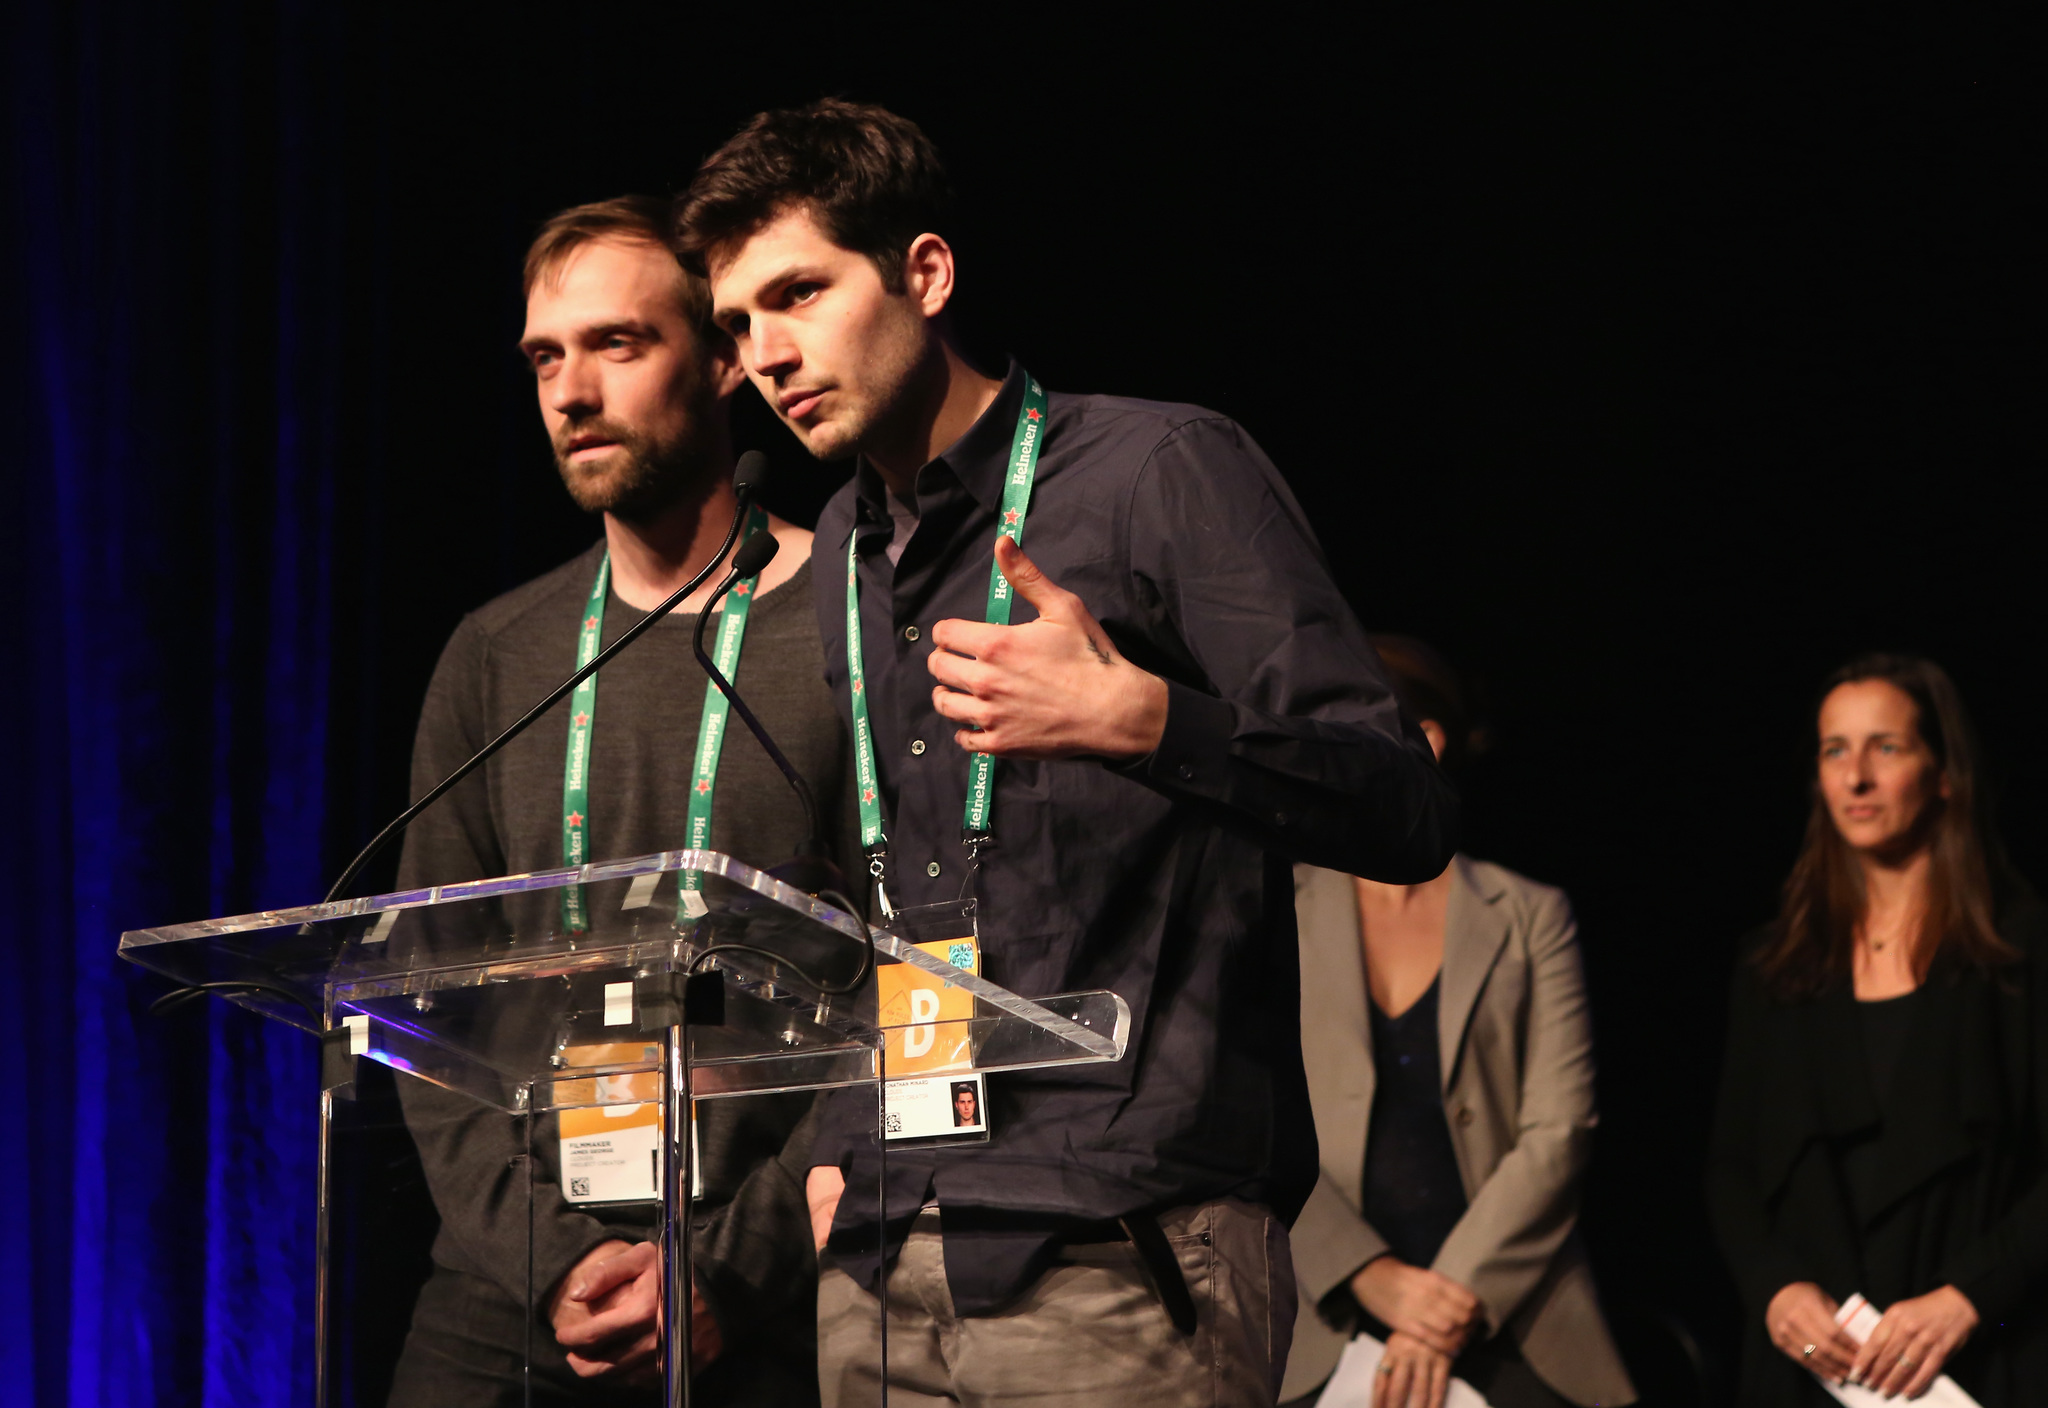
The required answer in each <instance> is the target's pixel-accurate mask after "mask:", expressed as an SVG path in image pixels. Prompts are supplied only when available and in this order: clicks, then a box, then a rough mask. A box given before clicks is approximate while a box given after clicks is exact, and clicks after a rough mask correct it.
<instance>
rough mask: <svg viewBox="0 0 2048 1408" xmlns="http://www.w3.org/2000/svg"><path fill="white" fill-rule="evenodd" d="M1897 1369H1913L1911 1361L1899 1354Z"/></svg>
mask: <svg viewBox="0 0 2048 1408" xmlns="http://www.w3.org/2000/svg"><path fill="white" fill-rule="evenodd" d="M1899 1367H1900V1368H1901V1369H1910V1368H1912V1367H1913V1361H1912V1360H1910V1359H1908V1358H1907V1357H1906V1356H1905V1355H1903V1354H1901V1355H1900V1356H1899Z"/></svg>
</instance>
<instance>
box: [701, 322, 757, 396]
mask: <svg viewBox="0 0 2048 1408" xmlns="http://www.w3.org/2000/svg"><path fill="white" fill-rule="evenodd" d="M701 341H702V344H703V348H704V359H705V365H706V367H707V368H708V369H709V371H710V373H711V387H712V390H714V391H715V392H717V393H718V399H719V400H721V401H723V400H725V399H726V398H727V397H728V396H731V395H732V393H733V392H735V391H737V390H739V389H740V388H741V387H742V386H744V385H746V381H747V369H746V367H745V366H744V365H743V364H742V363H741V362H740V349H739V344H737V343H735V342H734V341H733V340H732V339H731V338H730V337H727V336H726V335H725V334H724V333H723V332H717V331H714V332H711V333H709V334H706V335H705V336H704V337H703V338H702V339H701Z"/></svg>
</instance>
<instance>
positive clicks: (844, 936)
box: [121, 851, 1130, 1408]
mask: <svg viewBox="0 0 2048 1408" xmlns="http://www.w3.org/2000/svg"><path fill="white" fill-rule="evenodd" d="M685 885H688V886H690V887H691V888H689V889H688V890H687V891H686V890H685V889H684V886H685ZM572 886H579V887H581V894H580V897H581V901H582V905H581V911H582V913H583V915H584V916H585V918H584V924H585V928H584V930H583V931H582V932H569V931H568V929H567V927H566V926H565V925H564V922H563V892H564V891H565V890H567V889H568V888H569V887H572ZM964 910H965V913H966V915H967V920H966V922H967V923H968V924H969V925H971V922H972V919H971V915H972V908H971V906H966V907H964ZM918 915H919V912H918V911H907V912H905V913H904V914H903V915H900V916H898V918H897V919H896V920H894V921H892V922H891V923H890V924H889V925H887V926H884V927H877V928H875V929H873V930H872V931H870V930H869V929H868V928H867V926H866V925H865V924H864V923H863V922H862V920H861V919H860V918H858V917H856V916H854V915H851V914H847V913H845V912H843V911H842V910H839V909H836V908H833V907H832V906H831V905H829V904H826V903H824V902H822V901H820V900H817V899H814V898H812V897H811V896H809V895H807V894H804V893H803V892H801V891H799V890H795V889H792V888H790V887H789V886H787V885H784V884H782V883H781V882H779V881H777V880H775V879H774V878H772V877H771V876H769V875H767V874H765V873H763V872H761V871H759V870H755V869H753V868H752V867H750V866H747V865H744V864H742V863H741V862H739V861H736V860H733V859H732V858H730V857H728V856H724V855H721V854H718V853H716V852H711V851H666V852H662V853H660V854H658V855H649V856H640V857H636V858H633V859H630V860H619V861H609V862H601V863H597V864H593V865H588V866H584V867H581V868H580V869H568V870H558V871H546V872H539V873H535V874H530V875H513V876H506V877H503V878H500V879H493V880H478V881H472V882H468V883H464V884H452V885H445V886H437V887H432V888H427V889H420V890H410V891H404V892H400V893H396V894H388V895H377V896H374V897H371V898H367V899H354V900H344V901H337V902H335V903H333V904H319V905H308V906H305V907H302V908H298V909H286V910H272V911H265V912H262V913H258V914H246V915H237V916H234V917H231V918H222V919H212V920H204V921H201V922H198V923H190V924H175V925H170V926H167V927H164V928H157V929H140V930H134V931H131V932H129V933H126V934H123V935H122V936H121V955H122V957H124V958H127V959H129V960H131V961H133V962H135V963H138V964H141V965H142V966H144V967H146V968H149V969H152V970H154V971H156V972H158V973H161V974H163V975H164V976H166V977H168V978H171V979H173V980H174V981H176V982H178V983H180V984H184V985H188V986H200V985H205V986H206V987H207V988H208V989H209V990H210V991H213V992H215V993H217V994H219V995H220V996H223V997H225V998H227V999H228V1000H230V1001H233V1002H236V1003H239V1004H241V1005H243V1006H245V1007H248V1008H251V1009H253V1010H255V1011H257V1012H260V1013H262V1014H263V1015H264V1016H266V1017H270V1018H273V1019H275V1020H278V1021H282V1022H288V1023H290V1024H291V1025H293V1026H296V1027H300V1028H303V1029H304V1030H306V1031H307V1032H309V1033H312V1034H313V1035H314V1036H315V1037H317V1038H318V1039H319V1040H320V1042H321V1044H322V1060H321V1069H322V1080H321V1085H322V1087H323V1088H322V1091H321V1096H320V1108H321V1120H320V1130H321V1149H320V1196H319V1203H318V1207H319V1214H318V1215H319V1219H320V1225H319V1227H318V1229H317V1246H318V1266H317V1267H316V1268H315V1270H316V1275H317V1277H318V1292H317V1300H316V1304H317V1307H318V1308H317V1312H316V1326H315V1333H316V1336H317V1338H318V1341H319V1343H318V1347H317V1355H318V1358H317V1364H318V1370H317V1378H318V1400H319V1405H320V1408H341V1405H342V1404H343V1403H344V1402H353V1401H355V1400H356V1397H357V1396H356V1395H355V1394H354V1393H352V1392H351V1391H350V1387H349V1373H348V1370H347V1366H346V1365H344V1364H342V1363H341V1362H340V1357H339V1354H338V1348H337V1347H338V1345H339V1344H340V1342H341V1341H342V1340H343V1339H344V1338H346V1335H345V1333H344V1332H345V1331H346V1329H347V1325H346V1321H347V1318H348V1306H349V1305H350V1304H357V1305H360V1304H370V1303H373V1301H372V1300H366V1299H364V1298H362V1297H357V1298H355V1299H354V1300H352V1301H348V1300H345V1299H344V1297H342V1296H341V1294H340V1289H341V1288H340V1284H339V1283H340V1282H341V1280H342V1279H343V1277H344V1275H345V1274H355V1273H350V1272H348V1269H347V1268H345V1267H344V1266H342V1265H341V1264H340V1262H339V1259H338V1258H337V1255H336V1246H337V1240H336V1233H337V1227H336V1225H335V1224H336V1218H337V1215H338V1213H339V1210H341V1209H343V1208H352V1209H357V1210H359V1211H360V1210H367V1214H368V1215H374V1213H375V1211H376V1209H377V1206H378V1200H379V1199H380V1198H382V1197H383V1196H384V1190H382V1189H380V1188H377V1187H375V1186H374V1180H373V1186H370V1187H369V1188H368V1189H367V1191H365V1189H363V1188H357V1187H353V1186H351V1187H344V1186H343V1180H344V1177H346V1178H349V1179H355V1178H360V1177H361V1176H362V1175H361V1170H362V1169H363V1168H364V1167H373V1168H374V1167H381V1166H382V1165H383V1163H384V1162H387V1161H384V1160H382V1159H380V1157H378V1156H374V1155H373V1156H370V1157H362V1156H349V1155H348V1153H347V1149H346V1148H345V1145H346V1142H347V1140H348V1139H349V1138H352V1137H354V1136H353V1135H352V1134H351V1133H350V1129H351V1126H350V1123H349V1121H350V1111H351V1108H352V1101H353V1092H354V1085H355V1082H356V1079H357V1072H358V1068H357V1058H359V1057H367V1058H369V1059H370V1060H371V1061H374V1062H378V1063H381V1064H382V1065H384V1066H386V1067H389V1068H391V1069H392V1070H395V1071H399V1072H405V1073H407V1074H408V1075H409V1076H410V1077H413V1078H417V1079H420V1080H424V1081H427V1082H430V1083H432V1084H433V1085H435V1086H439V1087H441V1088H443V1089H444V1090H447V1091H453V1092H458V1093H459V1094H460V1095H462V1096H466V1097H469V1098H470V1099H472V1100H474V1101H477V1102H480V1103H481V1105H482V1106H485V1107H489V1108H490V1109H492V1110H496V1111H501V1112H504V1113H505V1114H506V1115H507V1116H511V1117H515V1118H514V1119H512V1120H511V1121H510V1123H511V1124H512V1125H513V1126H515V1127H517V1128H518V1129H520V1130H521V1131H522V1137H523V1138H524V1139H525V1141H526V1149H525V1157H524V1169H525V1174H524V1177H525V1178H526V1179H527V1180H528V1183H527V1196H528V1201H527V1204H526V1206H527V1208H528V1209H529V1212H528V1216H529V1217H530V1216H531V1212H530V1210H531V1208H532V1206H533V1203H532V1188H533V1183H534V1181H535V1180H542V1179H555V1180H558V1181H559V1186H560V1187H561V1189H562V1190H563V1192H564V1193H565V1194H566V1193H568V1192H569V1191H570V1189H571V1187H572V1185H574V1187H575V1190H576V1192H577V1193H579V1194H582V1195H586V1196H588V1195H590V1194H591V1193H592V1191H593V1187H595V1193H596V1195H597V1197H598V1198H599V1201H598V1202H596V1203H594V1204H593V1205H592V1208H591V1210H592V1211H593V1215H598V1214H599V1213H603V1212H611V1213H617V1211H618V1209H619V1207H620V1205H621V1204H622V1203H625V1204H631V1203H634V1201H635V1195H636V1194H637V1197H638V1199H639V1206H638V1208H637V1211H638V1212H639V1213H640V1214H641V1215H642V1225H645V1226H646V1227H648V1229H649V1232H648V1236H647V1237H646V1238H645V1240H657V1241H659V1242H660V1244H661V1246H662V1248H663V1250H664V1259H663V1263H662V1264H663V1266H664V1268H665V1271H664V1276H663V1281H664V1287H663V1289H664V1317H663V1332H664V1340H665V1345H666V1350H665V1353H664V1355H663V1383H662V1399H661V1401H662V1402H664V1403H666V1404H671V1405H682V1404H686V1403H688V1402H689V1401H690V1383H689V1379H690V1376H689V1375H688V1374H687V1373H683V1372H679V1371H678V1369H679V1366H680V1365H681V1364H683V1363H684V1362H686V1359H687V1355H686V1352H685V1346H687V1345H688V1343H689V1339H688V1335H689V1328H690V1327H689V1316H690V1312H689V1306H690V1296H689V1293H688V1288H689V1287H690V1285H691V1280H690V1276H691V1256H690V1250H689V1249H690V1237H689V1235H688V1229H689V1226H690V1209H691V1198H692V1193H693V1191H696V1190H695V1188H694V1183H695V1182H696V1181H697V1175H694V1174H693V1172H692V1169H693V1155H694V1154H695V1153H696V1152H697V1151H695V1150H693V1148H692V1147H691V1141H692V1131H693V1127H694V1124H695V1120H693V1119H692V1118H690V1117H688V1114H686V1112H695V1111H696V1110H697V1109H698V1106H699V1105H701V1104H702V1103H703V1102H706V1101H714V1100H736V1099H741V1098H746V1097H758V1096H775V1095H788V1094H789V1093H791V1092H804V1091H818V1090H824V1089H828V1088H833V1087H852V1086H864V1087H867V1088H869V1089H870V1090H871V1091H872V1092H873V1093H874V1097H875V1105H874V1108H875V1109H876V1112H877V1119H876V1131H875V1138H876V1140H877V1141H878V1143H879V1144H880V1145H881V1148H882V1151H883V1153H884V1156H885V1157H886V1153H887V1151H888V1150H889V1148H890V1147H891V1146H892V1144H893V1143H897V1142H900V1140H891V1139H890V1137H889V1136H888V1135H887V1134H886V1133H885V1129H887V1128H889V1127H891V1126H892V1125H894V1126H897V1127H900V1125H901V1117H900V1116H895V1115H892V1114H891V1113H890V1112H891V1111H893V1110H894V1109H895V1107H896V1104H897V1100H896V1099H893V1098H892V1100H891V1101H889V1102H885V1101H884V1100H883V1099H882V1095H883V1092H884V1091H885V1090H892V1089H893V1091H894V1092H895V1095H896V1096H898V1097H900V1098H901V1100H902V1101H904V1102H908V1101H909V1100H910V1099H911V1098H912V1097H913V1096H914V1095H916V1093H917V1092H916V1091H914V1090H912V1089H911V1088H910V1087H911V1086H912V1085H913V1084H916V1085H923V1086H929V1085H930V1084H932V1082H933V1080H934V1078H946V1079H950V1080H952V1081H954V1082H955V1084H954V1086H953V1087H952V1088H953V1089H954V1090H956V1091H957V1090H959V1089H960V1086H961V1085H962V1084H965V1083H966V1082H967V1078H970V1077H976V1076H979V1075H981V1074H982V1073H986V1072H994V1071H1004V1070H1018V1069H1023V1068H1028V1067H1042V1066H1054V1065H1064V1064H1074V1063H1083V1062H1099V1061H1115V1060H1118V1059H1121V1057H1122V1056H1123V1053H1124V1046H1125V1042H1126V1039H1127V1035H1128V1032H1129V1027H1130V1013H1129V1009H1128V1008H1127V1007H1126V1006H1125V1004H1124V1002H1123V1000H1122V999H1121V998H1119V997H1118V996H1116V995H1115V994H1114V993H1110V992H1083V993H1068V994H1062V995H1059V996H1054V997H1040V998H1036V999H1026V998H1023V997H1019V996H1017V995H1016V994H1014V993H1011V992H1008V991H1005V990H1004V989H1003V988H1001V987H998V986H996V985H995V984H993V983H991V982H988V981H986V980H984V979H982V978H981V977H978V976H976V974H975V973H973V972H969V971H964V970H963V969H961V968H957V967H954V966H953V965H952V964H950V963H948V962H947V961H946V960H945V958H944V957H940V956H935V952H938V953H945V952H951V953H952V956H954V957H959V956H960V951H958V950H949V949H948V948H947V945H946V944H945V943H944V942H943V940H946V939H949V938H953V937H955V935H954V934H953V933H952V932H951V930H950V929H948V928H947V927H946V926H945V925H944V924H939V925H937V926H936V927H934V926H933V925H932V924H930V923H928V922H927V923H926V924H925V928H924V930H923V931H920V928H919V925H920V920H919V918H918ZM870 933H871V937H872V949H873V961H874V964H875V965H876V966H875V970H874V975H867V974H866V969H867V964H868V956H869V942H870ZM934 939H937V940H941V941H942V942H936V943H934V942H931V940H934ZM894 965H905V966H904V967H902V968H899V969H896V970H895V971H894V972H891V971H890V970H891V969H892V968H893V967H894ZM878 978H880V979H882V980H883V981H884V984H885V985H886V987H887V988H888V989H889V990H890V991H891V992H894V993H897V994H901V993H902V992H903V991H904V990H905V989H906V988H910V989H917V990H920V991H924V990H929V991H930V992H931V993H933V994H943V1001H942V1000H941V999H940V997H939V996H937V995H934V996H932V997H929V998H925V999H921V1000H916V1001H910V1002H907V1003H906V1002H900V1001H889V1000H886V999H885V1000H884V1001H883V1003H882V1004H881V1006H880V1008H879V1010H878V1005H877V999H876V990H877V985H878ZM892 1063H893V1064H892ZM892 1070H893V1071H894V1072H895V1074H894V1075H892ZM907 1071H914V1072H915V1081H914V1082H913V1081H911V1080H907V1079H905V1078H904V1073H905V1072H907ZM405 1078H406V1077H404V1076H401V1077H398V1079H399V1080H400V1081H403V1080H404V1079H405ZM892 1080H894V1081H896V1082H897V1084H896V1085H895V1086H894V1087H891V1085H890V1082H891V1081H892ZM977 1088H978V1086H977ZM941 1093H942V1094H943V1087H942V1090H941ZM967 1114H968V1111H966V1110H963V1117H964V1116H966V1115H967ZM975 1117H976V1118H978V1116H975ZM572 1128H576V1129H582V1130H588V1129H593V1128H594V1129H596V1130H597V1131H598V1133H599V1134H600V1135H602V1136H605V1137H602V1138H598V1139H595V1140H594V1141H593V1140H584V1141H582V1142H573V1141H571V1140H569V1139H568V1137H567V1131H569V1130H570V1129H572ZM558 1131H559V1132H558ZM557 1139H560V1140H561V1141H562V1142H561V1144H560V1145H559V1151H560V1152H559V1153H557V1152H556V1146H555V1145H554V1143H553V1141H555V1140H557ZM593 1150H595V1152H592V1151H593ZM550 1156H553V1157H550ZM572 1160H573V1161H576V1162H575V1168H576V1169H582V1170H583V1174H582V1175H581V1176H579V1175H578V1174H577V1173H576V1172H575V1169H572V1168H569V1167H567V1166H566V1165H567V1163H568V1161H572ZM642 1160H644V1162H641V1161H642ZM344 1168H346V1169H347V1170H349V1171H350V1172H348V1173H347V1174H346V1175H344V1173H343V1170H344ZM643 1170H644V1172H643ZM607 1179H610V1180H612V1181H613V1183H614V1184H616V1185H617V1187H627V1188H628V1191H627V1193H626V1195H625V1197H623V1198H622V1199H614V1200H613V1201H612V1202H609V1203H606V1202H603V1201H602V1195H603V1194H604V1192H605V1183H606V1180H607ZM620 1179H623V1180H624V1181H623V1183H619V1180H620ZM628 1185H632V1186H630V1187H628ZM617 1187H614V1188H613V1191H614V1192H616V1191H617ZM875 1216H876V1218H877V1220H878V1221H879V1218H880V1216H881V1214H880V1210H879V1209H877V1210H876V1213H875ZM370 1225H372V1227H373V1233H372V1237H373V1239H374V1238H375V1235H376V1234H375V1233H374V1223H372V1224H370ZM877 1233H878V1235H879V1228H878V1229H877ZM392 1235H394V1234H390V1233H386V1234H384V1240H390V1238H391V1236H392ZM526 1235H528V1236H529V1237H530V1235H531V1228H530V1226H529V1227H528V1228H527V1231H526ZM392 1250H393V1249H392V1248H389V1247H383V1248H372V1249H371V1253H372V1254H373V1255H378V1256H381V1255H384V1254H386V1253H389V1252H391V1251H392ZM398 1250H400V1251H402V1252H403V1253H404V1254H405V1255H406V1256H408V1257H411V1258H413V1259H415V1260H418V1259H421V1258H423V1257H424V1255H425V1250H426V1249H425V1248H424V1247H416V1248H401V1249H398ZM525 1255H526V1262H527V1266H528V1267H529V1272H528V1275H527V1281H526V1293H527V1294H526V1303H527V1310H528V1315H527V1322H528V1326H529V1329H528V1334H529V1335H537V1334H546V1333H548V1331H547V1329H546V1327H545V1326H544V1325H543V1324H542V1323H541V1321H540V1317H539V1314H538V1311H537V1307H538V1305H539V1300H540V1298H541V1297H543V1296H545V1295H546V1294H547V1293H548V1292H549V1291H550V1290H551V1289H552V1288H551V1287H550V1286H545V1285H535V1284H533V1280H534V1278H533V1275H532V1273H531V1270H530V1268H531V1265H532V1257H531V1252H530V1246H529V1248H528V1249H527V1251H526V1252H525ZM401 1309H403V1308H401ZM527 1361H528V1363H529V1365H530V1361H531V1350H530V1349H529V1352H528V1355H527ZM522 1376H524V1372H523V1371H522Z"/></svg>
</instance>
